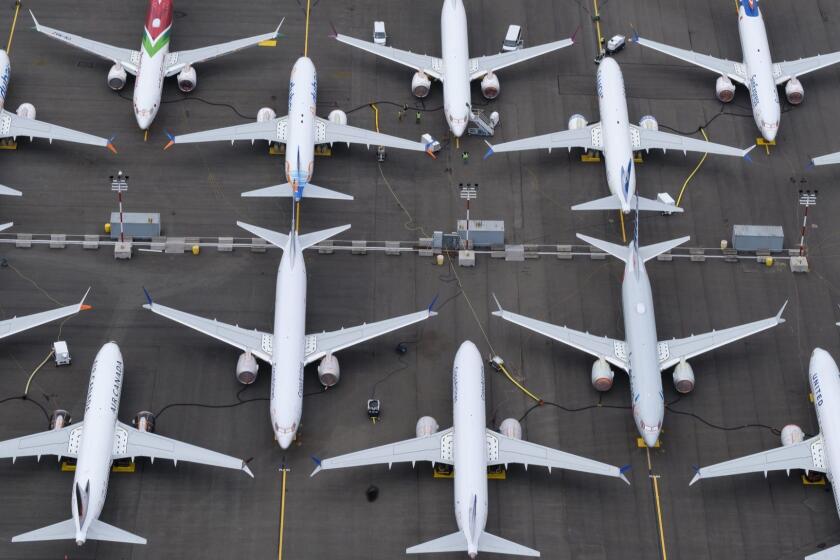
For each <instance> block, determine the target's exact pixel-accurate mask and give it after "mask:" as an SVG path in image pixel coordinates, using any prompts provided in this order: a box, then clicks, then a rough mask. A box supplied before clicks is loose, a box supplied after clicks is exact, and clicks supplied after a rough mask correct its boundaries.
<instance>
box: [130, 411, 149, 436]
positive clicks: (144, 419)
mask: <svg viewBox="0 0 840 560" xmlns="http://www.w3.org/2000/svg"><path fill="white" fill-rule="evenodd" d="M131 423H132V424H133V425H134V427H135V428H137V429H138V430H140V431H141V432H149V433H150V434H153V433H155V415H154V414H153V413H151V412H149V411H148V410H141V411H140V412H138V413H137V416H135V417H134V420H133V421H132V422H131Z"/></svg>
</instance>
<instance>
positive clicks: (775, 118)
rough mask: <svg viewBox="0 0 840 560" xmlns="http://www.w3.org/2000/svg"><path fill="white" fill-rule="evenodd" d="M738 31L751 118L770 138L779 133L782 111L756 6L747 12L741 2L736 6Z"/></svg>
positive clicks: (768, 138)
mask: <svg viewBox="0 0 840 560" xmlns="http://www.w3.org/2000/svg"><path fill="white" fill-rule="evenodd" d="M738 34H739V36H740V38H741V52H742V54H743V57H744V70H745V71H746V78H747V83H746V86H747V89H749V92H750V105H752V111H753V118H754V119H755V124H756V126H758V129H759V130H760V131H761V135H762V136H763V137H764V139H765V140H768V141H772V140H774V139H775V138H776V134H778V132H779V121H780V117H781V113H782V111H781V106H780V105H779V91H778V89H777V87H776V80H775V79H774V77H773V57H772V56H771V55H770V44H769V42H768V41H767V30H766V28H765V27H764V18H763V16H762V14H761V10H760V9H759V8H758V6H757V5H756V6H755V8H753V9H751V11H749V12H748V11H747V10H746V9H745V7H744V6H743V4H742V5H741V6H739V7H738Z"/></svg>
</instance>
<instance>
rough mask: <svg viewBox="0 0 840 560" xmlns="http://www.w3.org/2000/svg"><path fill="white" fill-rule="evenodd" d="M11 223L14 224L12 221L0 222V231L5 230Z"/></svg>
mask: <svg viewBox="0 0 840 560" xmlns="http://www.w3.org/2000/svg"><path fill="white" fill-rule="evenodd" d="M13 225H15V224H14V222H6V223H5V224H0V231H6V230H7V229H9V228H10V227H12V226H13Z"/></svg>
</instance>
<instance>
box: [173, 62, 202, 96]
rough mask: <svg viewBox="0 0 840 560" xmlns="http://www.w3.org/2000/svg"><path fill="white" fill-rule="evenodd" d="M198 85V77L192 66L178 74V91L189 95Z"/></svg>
mask: <svg viewBox="0 0 840 560" xmlns="http://www.w3.org/2000/svg"><path fill="white" fill-rule="evenodd" d="M197 85H198V75H197V74H196V73H195V68H193V67H192V66H185V67H184V69H183V70H181V71H180V72H178V89H180V90H181V91H183V92H184V93H189V92H191V91H192V90H194V89H195V86H197Z"/></svg>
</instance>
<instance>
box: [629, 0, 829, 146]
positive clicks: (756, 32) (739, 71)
mask: <svg viewBox="0 0 840 560" xmlns="http://www.w3.org/2000/svg"><path fill="white" fill-rule="evenodd" d="M758 2H759V0H739V4H740V5H739V6H738V34H739V36H740V37H741V52H742V54H743V57H744V60H743V62H735V61H732V60H721V59H719V58H715V57H713V56H709V55H705V54H699V53H696V52H694V51H689V50H685V49H678V48H676V47H672V46H669V45H665V44H663V43H657V42H656V41H651V40H650V39H644V38H642V37H639V36H638V35H636V36H635V37H634V38H633V40H634V41H635V42H637V43H639V44H640V45H642V46H643V47H650V48H651V49H654V50H657V51H659V52H662V53H665V54H667V55H670V56H673V57H675V58H679V59H680V60H684V61H686V62H690V63H691V64H694V65H696V66H700V67H701V68H705V69H706V70H711V71H712V72H715V73H717V74H720V77H718V79H717V82H716V83H715V95H717V98H718V99H719V100H720V101H721V102H723V103H729V102H730V101H732V100H733V99H734V98H735V85H734V84H733V83H732V82H733V81H734V82H737V83H739V84H743V85H745V86H746V87H747V88H748V89H749V90H750V104H751V105H752V110H753V118H754V119H755V124H756V125H757V126H758V129H759V130H760V131H761V136H763V137H764V139H765V140H767V141H768V142H772V141H773V140H775V139H776V134H778V132H779V120H780V117H781V113H782V111H781V108H780V107H779V92H778V91H777V87H778V86H780V85H782V84H784V85H785V96H786V97H787V100H788V103H790V104H791V105H799V104H800V103H802V101H804V99H805V88H803V87H802V83H801V82H800V81H799V77H800V76H803V75H805V74H807V73H809V72H813V71H814V70H819V69H820V68H825V67H826V66H831V65H832V64H837V63H838V62H840V52H833V53H830V54H821V55H817V56H812V57H810V58H800V59H799V60H794V61H791V62H787V61H785V62H776V63H774V62H773V59H772V58H771V55H770V44H769V43H768V42H767V30H766V29H765V28H764V18H763V16H762V15H761V10H760V9H759V7H758Z"/></svg>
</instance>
